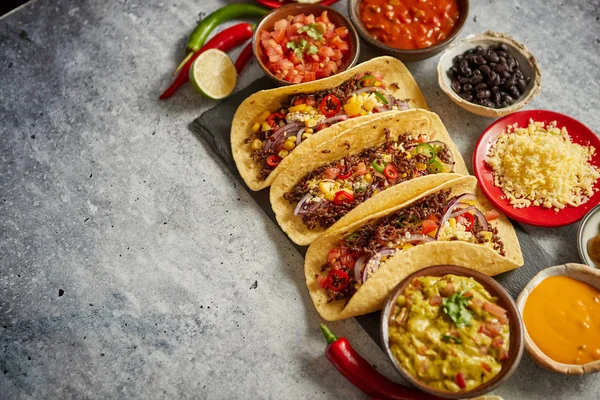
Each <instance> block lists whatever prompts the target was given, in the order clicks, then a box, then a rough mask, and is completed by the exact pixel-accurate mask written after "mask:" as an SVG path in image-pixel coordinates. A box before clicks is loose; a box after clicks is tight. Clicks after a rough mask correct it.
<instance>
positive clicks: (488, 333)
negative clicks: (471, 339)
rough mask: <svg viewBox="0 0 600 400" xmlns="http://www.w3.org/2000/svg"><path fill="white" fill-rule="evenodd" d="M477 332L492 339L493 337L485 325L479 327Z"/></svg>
mask: <svg viewBox="0 0 600 400" xmlns="http://www.w3.org/2000/svg"><path fill="white" fill-rule="evenodd" d="M477 332H479V333H481V334H483V335H485V336H487V337H489V338H493V337H494V336H495V335H494V334H493V333H492V332H490V330H489V329H488V328H487V326H485V325H481V326H480V327H479V330H478V331H477Z"/></svg>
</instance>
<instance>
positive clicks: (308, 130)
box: [304, 128, 314, 133]
mask: <svg viewBox="0 0 600 400" xmlns="http://www.w3.org/2000/svg"><path fill="white" fill-rule="evenodd" d="M313 132H314V131H313V129H312V128H306V130H305V131H304V133H313Z"/></svg>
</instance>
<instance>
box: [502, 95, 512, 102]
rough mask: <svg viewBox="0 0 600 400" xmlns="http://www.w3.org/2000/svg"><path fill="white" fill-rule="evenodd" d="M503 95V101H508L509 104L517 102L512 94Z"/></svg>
mask: <svg viewBox="0 0 600 400" xmlns="http://www.w3.org/2000/svg"><path fill="white" fill-rule="evenodd" d="M502 97H503V101H505V102H507V103H508V104H512V103H514V102H515V99H513V98H512V97H510V95H508V94H507V95H505V96H502Z"/></svg>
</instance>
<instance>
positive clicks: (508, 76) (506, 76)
mask: <svg viewBox="0 0 600 400" xmlns="http://www.w3.org/2000/svg"><path fill="white" fill-rule="evenodd" d="M500 76H502V78H504V79H508V78H510V76H511V73H510V72H508V71H502V72H501V73H500Z"/></svg>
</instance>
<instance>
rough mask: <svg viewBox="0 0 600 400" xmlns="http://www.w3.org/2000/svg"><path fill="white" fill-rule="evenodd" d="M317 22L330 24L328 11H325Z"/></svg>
mask: <svg viewBox="0 0 600 400" xmlns="http://www.w3.org/2000/svg"><path fill="white" fill-rule="evenodd" d="M317 21H322V22H325V23H329V15H327V11H323V14H321V15H320V16H319V17H318V18H317Z"/></svg>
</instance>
